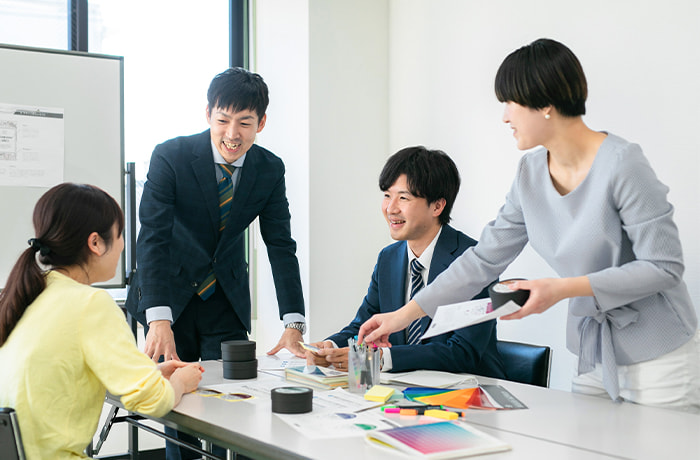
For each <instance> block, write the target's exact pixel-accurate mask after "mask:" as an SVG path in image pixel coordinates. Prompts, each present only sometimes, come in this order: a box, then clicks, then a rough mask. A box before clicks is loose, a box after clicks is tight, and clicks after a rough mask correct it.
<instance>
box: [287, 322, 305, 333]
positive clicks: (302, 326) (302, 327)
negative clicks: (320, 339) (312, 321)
mask: <svg viewBox="0 0 700 460" xmlns="http://www.w3.org/2000/svg"><path fill="white" fill-rule="evenodd" d="M284 327H285V328H287V329H296V330H297V331H299V332H301V335H304V334H306V323H302V322H301V321H295V322H293V323H287V324H286V325H285V326H284Z"/></svg>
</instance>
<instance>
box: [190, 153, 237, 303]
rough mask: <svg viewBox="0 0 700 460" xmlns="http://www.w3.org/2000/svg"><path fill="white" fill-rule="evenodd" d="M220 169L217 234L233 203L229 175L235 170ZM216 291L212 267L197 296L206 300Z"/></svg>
mask: <svg viewBox="0 0 700 460" xmlns="http://www.w3.org/2000/svg"><path fill="white" fill-rule="evenodd" d="M217 166H218V167H219V169H221V174H222V176H223V177H222V178H221V180H220V181H219V185H218V188H219V234H221V232H223V231H224V228H226V221H227V220H228V216H229V214H230V213H231V202H232V201H233V182H232V180H231V175H232V174H233V171H234V170H235V169H236V167H235V166H232V165H228V164H226V165H224V164H217ZM215 290H216V276H215V275H214V267H212V268H211V270H209V274H208V275H207V277H206V278H205V279H204V281H202V283H201V284H200V286H199V290H198V291H197V294H198V295H199V297H201V299H202V300H207V299H208V298H209V297H211V295H212V294H213V293H214V291H215Z"/></svg>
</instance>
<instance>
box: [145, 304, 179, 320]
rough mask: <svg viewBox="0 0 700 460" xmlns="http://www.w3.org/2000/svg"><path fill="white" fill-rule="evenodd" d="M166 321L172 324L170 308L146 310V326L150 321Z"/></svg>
mask: <svg viewBox="0 0 700 460" xmlns="http://www.w3.org/2000/svg"><path fill="white" fill-rule="evenodd" d="M163 320H168V321H170V324H173V311H172V309H171V308H170V307H151V308H147V309H146V324H151V321H163Z"/></svg>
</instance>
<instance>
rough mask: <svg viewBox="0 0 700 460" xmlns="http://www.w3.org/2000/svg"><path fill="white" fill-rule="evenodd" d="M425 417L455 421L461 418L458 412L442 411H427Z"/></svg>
mask: <svg viewBox="0 0 700 460" xmlns="http://www.w3.org/2000/svg"><path fill="white" fill-rule="evenodd" d="M423 415H427V416H428V417H436V418H442V419H445V420H455V419H456V418H457V417H459V414H457V412H452V411H447V410H440V409H429V410H427V411H425V412H424V413H423Z"/></svg>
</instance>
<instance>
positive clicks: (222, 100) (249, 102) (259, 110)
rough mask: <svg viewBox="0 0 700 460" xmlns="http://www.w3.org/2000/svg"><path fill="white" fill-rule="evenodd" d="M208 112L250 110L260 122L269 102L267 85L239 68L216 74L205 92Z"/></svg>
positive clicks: (258, 77)
mask: <svg viewBox="0 0 700 460" xmlns="http://www.w3.org/2000/svg"><path fill="white" fill-rule="evenodd" d="M207 102H208V103H209V112H210V113H211V112H213V111H214V109H216V108H217V107H218V108H221V109H231V110H233V111H234V112H240V111H241V110H251V111H253V112H255V113H256V114H257V115H258V122H259V121H260V120H262V117H263V116H264V115H265V111H266V110H267V105H268V104H269V102H270V99H269V96H268V91H267V85H266V84H265V81H264V80H263V79H262V77H261V76H260V75H258V74H257V73H253V72H250V71H248V70H246V69H243V68H241V67H232V68H230V69H226V70H225V71H223V72H221V73H220V74H218V75H217V76H216V77H214V79H213V80H212V81H211V84H210V85H209V90H208V91H207Z"/></svg>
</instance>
